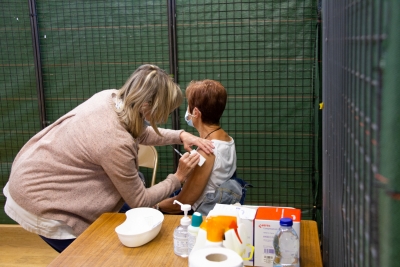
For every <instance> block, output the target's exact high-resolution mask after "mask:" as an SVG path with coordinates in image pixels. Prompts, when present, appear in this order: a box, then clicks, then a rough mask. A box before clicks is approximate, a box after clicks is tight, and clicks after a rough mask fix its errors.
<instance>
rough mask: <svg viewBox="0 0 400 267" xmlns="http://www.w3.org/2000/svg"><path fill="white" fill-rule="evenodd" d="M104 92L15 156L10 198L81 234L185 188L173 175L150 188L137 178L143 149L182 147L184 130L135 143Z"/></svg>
mask: <svg viewBox="0 0 400 267" xmlns="http://www.w3.org/2000/svg"><path fill="white" fill-rule="evenodd" d="M113 92H114V93H115V92H116V90H105V91H102V92H99V93H97V94H95V95H94V96H92V97H91V98H90V99H88V100H87V101H86V102H84V103H82V104H81V105H79V106H78V107H76V108H75V109H73V110H72V111H70V112H69V113H67V114H65V115H64V116H62V117H61V118H60V119H58V120H57V121H55V122H54V123H53V124H51V125H49V126H48V127H47V128H45V129H43V130H42V131H40V132H39V133H38V134H36V135H35V136H33V137H32V138H31V139H30V140H29V141H28V142H27V143H26V144H25V145H24V147H23V148H22V149H21V150H20V152H19V153H18V155H17V156H16V158H15V160H14V162H13V165H12V168H11V174H10V179H9V191H10V194H11V197H12V198H13V199H14V200H15V202H17V204H19V205H20V206H21V207H22V208H24V209H25V210H27V211H29V212H31V213H33V214H36V215H38V216H41V217H44V218H47V219H53V220H60V221H64V222H65V223H67V224H68V225H69V226H71V227H72V228H73V229H74V233H75V234H76V235H79V234H81V233H82V232H83V231H84V230H85V229H86V228H87V227H88V226H89V225H90V224H91V223H92V222H93V221H94V220H96V219H97V218H98V217H99V216H100V215H101V214H102V213H104V212H116V211H118V210H119V209H120V208H121V206H122V205H123V202H124V201H125V202H127V204H128V205H129V206H130V207H132V208H135V207H150V206H153V205H155V204H156V203H158V202H159V201H161V200H162V199H165V198H167V197H168V196H169V195H170V194H171V193H172V192H173V191H174V190H176V189H178V188H179V187H180V182H179V180H178V179H177V178H176V177H175V176H174V175H172V174H170V175H168V177H167V178H166V179H165V180H164V181H162V182H160V183H158V184H156V185H155V186H153V187H151V188H147V189H146V188H145V187H144V186H143V184H142V182H141V180H140V178H139V176H138V172H137V169H138V159H137V154H138V144H139V143H141V144H145V145H155V146H157V145H165V144H181V140H180V138H179V135H180V133H181V131H173V130H166V129H159V130H160V132H161V134H162V135H163V137H160V136H158V135H157V134H156V133H155V132H154V130H153V128H152V127H147V128H146V131H145V132H144V134H143V135H142V136H140V137H139V138H137V139H136V140H135V139H134V138H133V137H132V136H131V135H130V134H129V133H128V132H127V131H126V130H125V129H124V127H123V126H122V125H121V124H120V122H119V120H118V118H117V114H116V112H115V111H114V110H113V105H114V102H113V100H112V93H113Z"/></svg>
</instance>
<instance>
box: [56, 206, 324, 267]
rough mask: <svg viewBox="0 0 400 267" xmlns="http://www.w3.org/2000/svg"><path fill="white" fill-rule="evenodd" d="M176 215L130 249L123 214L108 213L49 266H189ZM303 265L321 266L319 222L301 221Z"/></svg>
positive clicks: (165, 220)
mask: <svg viewBox="0 0 400 267" xmlns="http://www.w3.org/2000/svg"><path fill="white" fill-rule="evenodd" d="M181 217H182V216H177V215H165V218H164V222H163V225H162V227H161V230H160V233H159V234H158V235H157V236H156V237H155V238H154V239H153V240H152V241H150V242H149V243H147V244H145V245H143V246H141V247H137V248H128V247H125V246H124V245H122V243H121V242H120V241H119V239H118V236H117V234H116V233H115V227H117V226H118V225H120V224H121V223H123V222H124V221H125V219H126V216H125V214H123V213H105V214H103V215H101V216H100V217H99V218H98V219H97V220H96V221H95V222H94V223H93V224H92V225H91V226H90V227H89V228H88V229H87V230H86V231H85V232H83V233H82V234H81V235H80V236H79V237H78V238H77V239H76V240H75V241H74V242H73V243H72V244H71V245H70V246H69V247H68V248H67V249H66V250H64V251H63V252H62V253H61V254H60V255H59V256H58V257H57V258H56V259H54V261H52V262H51V263H50V265H49V266H96V267H98V266H106V267H109V266H115V267H117V266H135V267H141V266H143V267H148V266H157V267H158V266H166V267H170V266H188V259H187V258H181V257H179V256H176V255H175V254H174V245H173V232H174V229H175V228H176V227H177V226H178V225H179V223H180V218H181ZM300 227H301V230H300V231H301V235H300V236H301V240H300V251H301V257H300V259H301V261H300V264H301V267H322V259H321V253H320V248H319V241H318V232H317V224H316V222H314V221H304V220H303V221H301V224H300Z"/></svg>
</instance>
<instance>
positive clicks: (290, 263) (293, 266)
mask: <svg viewBox="0 0 400 267" xmlns="http://www.w3.org/2000/svg"><path fill="white" fill-rule="evenodd" d="M279 224H280V227H279V230H278V231H277V232H276V234H275V236H274V241H273V245H274V250H275V257H274V262H273V266H274V267H299V266H300V261H299V237H298V235H297V233H296V231H295V230H294V229H293V227H292V226H293V221H292V219H291V218H282V219H280V221H279Z"/></svg>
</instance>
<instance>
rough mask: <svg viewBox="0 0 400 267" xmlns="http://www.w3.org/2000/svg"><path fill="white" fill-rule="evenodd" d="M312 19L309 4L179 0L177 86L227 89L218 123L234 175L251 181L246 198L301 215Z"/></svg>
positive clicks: (309, 123)
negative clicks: (207, 82)
mask: <svg viewBox="0 0 400 267" xmlns="http://www.w3.org/2000/svg"><path fill="white" fill-rule="evenodd" d="M315 19H316V9H315V1H280V2H279V3H278V2H276V1H251V2H234V1H190V2H189V1H177V45H178V48H179V50H178V51H179V52H178V66H179V83H180V84H181V85H182V86H186V85H187V84H188V83H189V82H190V81H191V80H199V79H205V78H208V79H215V80H219V81H220V82H221V83H222V84H223V85H224V86H225V87H226V88H227V90H228V103H227V108H226V110H225V112H224V115H223V117H222V125H223V127H224V128H225V129H226V130H227V131H228V133H229V134H230V135H231V136H232V137H233V138H234V139H235V142H236V149H237V155H238V175H239V176H240V177H242V178H244V179H245V180H246V181H248V182H250V183H251V184H252V185H254V188H252V189H249V191H248V192H249V194H248V196H247V198H246V203H247V204H255V205H281V206H294V207H297V208H301V209H303V211H304V213H303V215H304V218H310V217H311V213H310V211H311V209H312V207H313V196H312V190H313V188H312V176H313V174H314V165H313V160H314V142H315V140H314V137H315V135H314V134H315V132H314V123H315V117H314V111H315V109H314V108H315V107H314V105H315V103H314V97H315V90H314V77H313V68H314V53H315ZM186 105H187V104H185V106H186ZM184 111H185V109H182V110H181V113H184ZM181 124H182V125H186V123H185V121H184V120H183V119H181ZM183 127H185V129H186V130H187V131H192V132H193V130H191V129H190V128H189V127H187V126H183Z"/></svg>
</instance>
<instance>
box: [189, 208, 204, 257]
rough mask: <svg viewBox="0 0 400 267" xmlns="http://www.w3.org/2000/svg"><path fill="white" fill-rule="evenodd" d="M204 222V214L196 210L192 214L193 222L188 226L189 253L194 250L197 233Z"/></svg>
mask: <svg viewBox="0 0 400 267" xmlns="http://www.w3.org/2000/svg"><path fill="white" fill-rule="evenodd" d="M202 222H203V216H202V215H201V213H200V212H195V213H193V215H192V224H191V225H189V226H188V233H189V235H188V254H189V255H190V252H191V251H192V249H193V247H194V244H195V243H196V238H197V234H198V232H199V229H200V224H201V223H202Z"/></svg>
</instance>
